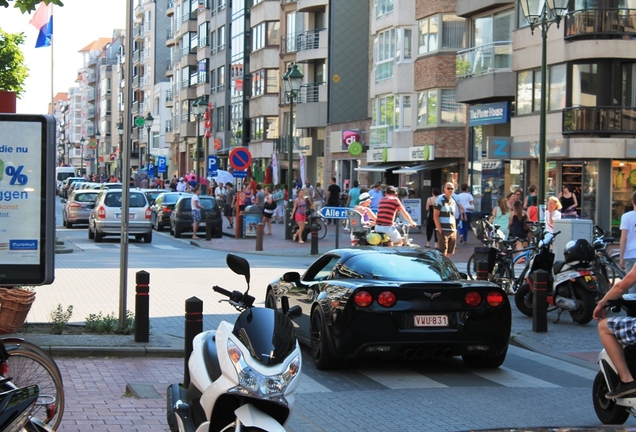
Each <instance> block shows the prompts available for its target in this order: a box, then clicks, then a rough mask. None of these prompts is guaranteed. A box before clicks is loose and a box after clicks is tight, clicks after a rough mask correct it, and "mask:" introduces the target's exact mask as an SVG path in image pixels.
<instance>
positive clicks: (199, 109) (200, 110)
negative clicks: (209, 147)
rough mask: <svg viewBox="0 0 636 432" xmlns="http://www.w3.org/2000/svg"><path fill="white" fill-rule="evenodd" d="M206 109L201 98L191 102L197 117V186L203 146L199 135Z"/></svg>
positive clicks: (204, 101) (199, 178) (199, 179)
mask: <svg viewBox="0 0 636 432" xmlns="http://www.w3.org/2000/svg"><path fill="white" fill-rule="evenodd" d="M207 107H208V104H207V101H206V100H205V98H204V97H203V96H201V97H199V98H197V99H196V100H195V101H194V102H192V110H193V112H194V114H195V115H196V116H197V155H196V158H195V159H196V161H197V171H196V173H197V185H198V184H199V182H200V181H201V177H202V172H201V147H202V146H203V144H202V141H203V136H202V135H201V119H202V118H203V115H204V114H205V111H206V109H207Z"/></svg>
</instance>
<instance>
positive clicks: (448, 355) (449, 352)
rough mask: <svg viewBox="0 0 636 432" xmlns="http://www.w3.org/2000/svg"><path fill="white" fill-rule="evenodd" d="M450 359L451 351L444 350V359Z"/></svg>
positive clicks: (448, 349)
mask: <svg viewBox="0 0 636 432" xmlns="http://www.w3.org/2000/svg"><path fill="white" fill-rule="evenodd" d="M451 357H453V351H452V350H451V349H450V348H446V349H445V350H444V358H447V359H449V358H451Z"/></svg>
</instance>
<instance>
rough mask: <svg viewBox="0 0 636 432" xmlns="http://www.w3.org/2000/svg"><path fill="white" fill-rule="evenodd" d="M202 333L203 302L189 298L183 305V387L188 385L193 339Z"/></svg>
mask: <svg viewBox="0 0 636 432" xmlns="http://www.w3.org/2000/svg"><path fill="white" fill-rule="evenodd" d="M202 331H203V301H201V300H200V299H198V298H196V297H190V298H189V299H187V300H186V304H185V343H184V348H185V356H184V367H183V370H184V373H183V385H184V387H186V388H187V387H188V385H190V370H189V369H188V361H189V360H190V354H192V343H193V341H194V337H195V336H196V335H198V334H199V333H201V332H202Z"/></svg>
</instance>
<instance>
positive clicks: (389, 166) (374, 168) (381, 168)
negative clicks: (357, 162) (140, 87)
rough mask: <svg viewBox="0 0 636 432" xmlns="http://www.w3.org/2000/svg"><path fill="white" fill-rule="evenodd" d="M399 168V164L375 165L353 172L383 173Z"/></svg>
mask: <svg viewBox="0 0 636 432" xmlns="http://www.w3.org/2000/svg"><path fill="white" fill-rule="evenodd" d="M399 166H400V164H396V163H389V164H376V165H369V166H364V167H358V168H354V170H356V171H365V172H385V171H388V170H390V169H393V168H398V167H399ZM394 172H395V171H394Z"/></svg>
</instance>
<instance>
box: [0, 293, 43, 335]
mask: <svg viewBox="0 0 636 432" xmlns="http://www.w3.org/2000/svg"><path fill="white" fill-rule="evenodd" d="M34 301H35V293H34V292H31V291H26V290H20V289H7V288H0V334H8V333H13V332H15V331H16V330H18V329H19V328H21V327H22V326H23V325H24V321H25V320H26V317H27V315H28V314H29V310H31V305H32V304H33V302H34Z"/></svg>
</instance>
